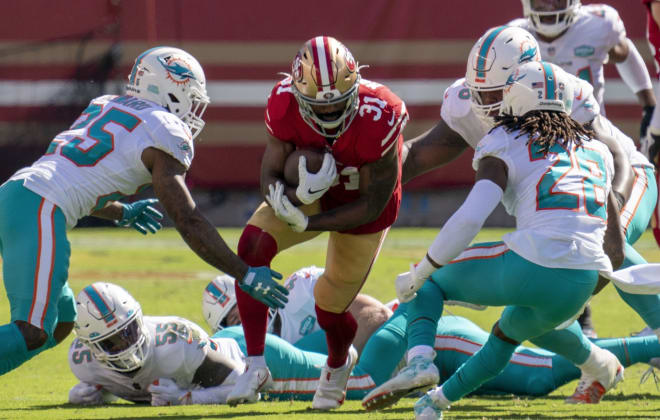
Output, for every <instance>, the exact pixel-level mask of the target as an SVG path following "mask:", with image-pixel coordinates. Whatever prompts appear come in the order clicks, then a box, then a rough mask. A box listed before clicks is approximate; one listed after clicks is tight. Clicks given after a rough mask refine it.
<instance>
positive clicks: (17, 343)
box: [0, 322, 30, 375]
mask: <svg viewBox="0 0 660 420" xmlns="http://www.w3.org/2000/svg"><path fill="white" fill-rule="evenodd" d="M29 358H30V357H29V355H28V349H27V345H26V344H25V339H24V338H23V334H21V332H20V330H19V329H18V326H16V324H14V323H13V322H12V323H10V324H6V325H2V326H0V375H4V374H5V373H7V372H9V371H12V370H14V369H16V368H17V367H19V366H20V365H22V364H23V363H24V362H25V361H26V360H28V359H29Z"/></svg>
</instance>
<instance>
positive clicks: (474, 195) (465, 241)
mask: <svg viewBox="0 0 660 420" xmlns="http://www.w3.org/2000/svg"><path fill="white" fill-rule="evenodd" d="M503 194H504V191H502V188H500V187H499V186H498V185H497V184H495V183H494V182H492V181H490V180H487V179H482V180H479V181H478V182H477V183H476V184H474V187H472V190H471V191H470V194H469V195H468V197H467V198H466V199H465V202H464V203H463V205H462V206H461V207H460V208H459V209H458V210H457V211H456V213H454V215H453V216H452V217H451V218H450V219H449V220H448V221H447V223H445V226H444V227H443V228H442V230H441V231H440V233H438V235H437V236H436V237H435V240H434V241H433V243H432V244H431V247H430V248H429V250H428V255H429V256H430V257H431V258H432V259H433V261H435V262H436V263H438V264H440V265H445V264H447V263H449V262H450V261H451V260H452V259H454V258H455V257H456V256H457V255H458V254H460V253H461V252H462V251H463V250H464V249H465V248H466V247H467V246H468V245H469V244H470V242H471V241H472V240H473V239H474V237H475V236H477V233H479V230H480V229H481V226H483V224H484V222H485V221H486V218H487V217H488V216H489V215H490V214H491V213H492V212H493V210H494V209H495V207H496V206H497V204H498V203H499V202H500V200H501V199H502V195H503Z"/></svg>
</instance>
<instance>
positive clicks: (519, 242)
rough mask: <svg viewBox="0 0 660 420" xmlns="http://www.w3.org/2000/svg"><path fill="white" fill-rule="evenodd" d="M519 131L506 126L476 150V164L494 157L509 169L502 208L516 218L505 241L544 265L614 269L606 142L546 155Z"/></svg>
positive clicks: (590, 142) (610, 166)
mask: <svg viewBox="0 0 660 420" xmlns="http://www.w3.org/2000/svg"><path fill="white" fill-rule="evenodd" d="M518 134H519V131H517V130H516V131H513V132H511V133H507V132H506V131H505V130H504V128H503V127H498V128H496V129H495V130H493V131H492V132H490V133H489V134H488V135H487V136H486V137H484V138H483V140H482V141H481V142H480V143H479V145H478V146H477V149H476V151H475V154H474V160H473V163H472V166H473V167H474V169H475V170H477V169H478V167H479V162H480V160H481V159H483V158H485V157H488V156H492V157H495V158H498V159H500V160H501V161H503V162H504V163H505V164H506V166H507V173H508V180H507V185H506V191H505V192H504V197H503V198H502V204H504V207H505V208H506V210H507V212H508V213H509V214H511V215H512V216H514V217H515V218H516V230H515V231H514V232H511V233H508V234H506V235H504V237H503V238H502V239H503V241H504V242H505V243H506V244H507V246H508V247H509V248H510V249H512V250H513V251H514V252H516V253H517V254H518V255H520V256H522V257H523V258H525V259H526V260H529V261H531V262H533V263H536V264H538V265H541V266H544V267H551V268H572V269H582V270H604V271H608V272H609V271H611V270H612V266H611V263H610V260H609V258H607V256H606V255H605V253H604V251H603V238H604V235H605V226H606V219H607V206H606V204H607V196H608V194H609V192H610V189H611V181H612V174H613V173H614V163H613V158H612V154H611V153H610V152H609V150H608V149H607V146H605V145H604V144H603V143H601V142H599V141H596V140H588V141H586V140H585V141H584V142H583V143H582V146H578V147H576V146H575V145H574V144H571V145H570V147H567V148H564V147H563V146H560V145H558V144H555V145H553V146H552V147H551V148H550V151H549V153H548V154H547V155H546V156H544V155H543V153H541V151H540V148H539V147H538V146H537V145H536V144H534V143H530V144H529V145H528V144H526V143H527V136H526V135H523V136H522V137H519V138H516V136H517V135H518Z"/></svg>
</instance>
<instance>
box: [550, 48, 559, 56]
mask: <svg viewBox="0 0 660 420" xmlns="http://www.w3.org/2000/svg"><path fill="white" fill-rule="evenodd" d="M555 52H557V51H556V50H555V47H548V55H555Z"/></svg>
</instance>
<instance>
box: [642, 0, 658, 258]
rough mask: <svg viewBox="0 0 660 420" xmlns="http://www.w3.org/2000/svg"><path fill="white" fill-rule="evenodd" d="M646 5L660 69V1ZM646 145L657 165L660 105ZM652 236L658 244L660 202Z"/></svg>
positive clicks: (645, 0) (648, 33) (653, 50)
mask: <svg viewBox="0 0 660 420" xmlns="http://www.w3.org/2000/svg"><path fill="white" fill-rule="evenodd" d="M642 3H644V5H645V6H646V37H647V38H648V41H649V47H650V48H651V54H653V59H654V60H655V68H656V70H658V69H660V2H658V1H657V0H642ZM657 78H660V73H657V72H656V79H657ZM658 83H659V81H658V80H656V81H655V89H656V93H657V92H658V88H659V86H658ZM645 142H646V145H644V144H643V145H642V149H646V154H647V156H648V158H649V160H650V161H651V162H653V163H654V164H655V165H656V168H657V167H658V164H659V163H660V162H659V161H658V151H660V107H655V109H654V110H653V116H652V117H651V123H650V125H649V131H648V134H647V137H646V139H645ZM656 178H657V180H659V181H660V175H659V174H658V172H657V171H656ZM653 236H654V237H655V241H656V242H657V243H658V245H660V204H656V207H655V211H654V212H653Z"/></svg>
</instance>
